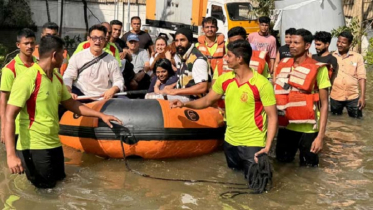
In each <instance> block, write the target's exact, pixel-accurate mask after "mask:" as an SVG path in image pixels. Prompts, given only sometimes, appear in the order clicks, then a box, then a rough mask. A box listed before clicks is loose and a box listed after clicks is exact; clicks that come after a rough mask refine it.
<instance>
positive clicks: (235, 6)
mask: <svg viewBox="0 0 373 210" xmlns="http://www.w3.org/2000/svg"><path fill="white" fill-rule="evenodd" d="M227 10H228V16H229V18H230V19H231V20H232V21H242V20H247V21H250V20H256V19H258V17H257V16H256V15H255V13H254V11H253V6H252V5H251V4H250V3H228V4H227Z"/></svg>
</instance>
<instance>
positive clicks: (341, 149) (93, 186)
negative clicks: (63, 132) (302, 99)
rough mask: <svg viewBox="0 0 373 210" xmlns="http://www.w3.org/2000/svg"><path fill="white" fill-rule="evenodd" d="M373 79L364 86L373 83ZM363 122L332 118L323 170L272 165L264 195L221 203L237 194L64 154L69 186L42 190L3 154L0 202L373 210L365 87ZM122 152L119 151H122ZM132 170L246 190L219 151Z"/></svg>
mask: <svg viewBox="0 0 373 210" xmlns="http://www.w3.org/2000/svg"><path fill="white" fill-rule="evenodd" d="M372 77H373V75H372V72H369V77H368V80H367V81H372ZM367 90H368V91H367V93H368V98H367V101H368V104H367V106H368V107H367V108H366V109H365V110H364V119H363V120H355V119H349V118H348V117H347V116H346V114H344V115H343V116H330V118H329V122H328V128H327V138H326V139H325V145H324V151H323V153H322V154H321V158H320V159H321V162H320V167H319V168H300V167H298V161H299V160H298V159H296V161H294V163H291V164H287V165H283V164H278V163H277V162H275V161H274V162H273V166H274V186H273V188H272V190H271V191H269V192H268V193H264V194H261V195H240V196H237V197H235V198H234V199H224V198H221V197H220V196H219V195H220V194H221V193H223V192H226V191H230V190H232V189H231V188H230V187H232V186H224V185H216V184H204V183H194V184H191V183H182V182H167V181H160V180H153V179H148V178H144V177H140V176H137V175H135V174H132V173H130V172H127V171H126V169H125V166H124V161H123V160H107V159H102V158H99V157H96V156H94V155H90V154H84V153H81V152H78V151H76V150H74V149H71V148H67V147H64V152H65V162H66V173H67V178H66V179H65V180H64V181H63V182H61V183H59V184H58V185H57V187H56V188H55V189H52V190H37V189H35V188H34V187H32V186H31V185H30V184H29V183H28V181H27V180H26V177H25V176H24V175H21V176H19V175H10V174H9V172H8V169H7V166H6V155H5V150H4V146H3V145H2V146H0V150H1V151H0V199H1V202H2V203H3V205H4V207H5V208H6V207H14V208H16V209H124V208H125V209H260V210H261V209H279V210H282V209H284V210H285V209H289V210H298V209H331V210H340V209H362V210H365V209H367V210H368V209H373V199H372V197H371V196H372V195H373V194H372V193H373V192H372V191H373V183H372V182H373V143H372V141H371V137H372V136H373V135H372V134H373V133H372V129H371V128H372V125H373V123H372V122H371V120H370V119H372V110H373V108H372V107H373V104H371V103H372V101H371V100H370V98H371V97H372V96H373V95H372V94H371V90H373V87H372V85H371V84H370V83H369V82H368V87H367ZM118 146H119V143H118ZM129 164H130V166H131V168H133V169H136V170H139V171H141V172H144V173H147V174H151V175H153V176H159V177H166V178H181V179H209V180H217V181H227V182H237V183H244V180H243V175H242V174H241V173H239V172H232V171H231V170H229V169H228V168H227V167H226V163H225V158H224V154H223V152H222V151H217V152H215V153H212V154H209V155H205V156H202V157H197V158H190V159H177V160H142V159H130V160H129Z"/></svg>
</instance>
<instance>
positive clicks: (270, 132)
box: [170, 40, 277, 174]
mask: <svg viewBox="0 0 373 210" xmlns="http://www.w3.org/2000/svg"><path fill="white" fill-rule="evenodd" d="M251 53H252V50H251V46H250V44H249V43H248V42H247V41H246V40H238V41H235V42H232V43H229V44H228V53H227V55H226V61H227V64H228V67H229V68H231V69H234V70H233V71H232V72H228V73H225V74H223V75H221V76H220V77H219V78H218V79H217V80H216V82H215V84H214V85H213V87H212V91H210V92H209V93H208V94H207V95H206V96H205V97H203V98H201V99H198V100H195V101H190V102H187V103H182V102H181V101H179V100H176V101H172V102H170V105H171V108H175V107H188V108H193V109H203V108H206V107H209V106H212V105H213V104H214V103H216V102H217V101H218V100H219V99H220V98H221V97H222V96H223V95H224V94H225V107H226V121H227V130H226V133H225V142H224V152H225V156H226V160H227V163H228V167H230V168H232V169H237V170H242V169H243V170H244V172H245V174H246V173H247V170H248V169H249V167H250V165H251V164H252V163H254V159H255V157H256V156H257V155H259V154H261V153H268V151H269V150H270V148H271V145H272V140H273V138H274V136H275V134H276V130H277V111H276V99H275V95H274V91H273V87H272V85H271V83H270V82H269V81H268V80H267V79H266V78H265V77H263V76H262V75H260V74H258V73H257V72H256V71H254V70H253V69H251V68H250V67H249V65H250V57H251Z"/></svg>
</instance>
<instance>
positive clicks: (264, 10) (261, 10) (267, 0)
mask: <svg viewBox="0 0 373 210" xmlns="http://www.w3.org/2000/svg"><path fill="white" fill-rule="evenodd" d="M255 1H256V2H257V3H258V6H257V7H255V8H254V11H255V13H256V16H258V17H260V16H270V15H271V11H272V10H273V9H274V8H275V0H255Z"/></svg>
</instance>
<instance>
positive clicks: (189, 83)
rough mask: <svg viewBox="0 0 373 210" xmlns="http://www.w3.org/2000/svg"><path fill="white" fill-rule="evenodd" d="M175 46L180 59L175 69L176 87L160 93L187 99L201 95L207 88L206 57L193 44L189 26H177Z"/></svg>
mask: <svg viewBox="0 0 373 210" xmlns="http://www.w3.org/2000/svg"><path fill="white" fill-rule="evenodd" d="M175 46H176V51H177V55H178V56H179V57H180V59H181V65H180V68H179V67H178V70H177V74H178V77H179V81H178V82H177V84H176V89H163V90H162V91H161V93H162V94H167V95H178V96H186V98H188V99H194V98H196V97H197V98H198V97H201V96H202V95H203V94H205V93H207V90H208V80H209V73H208V72H209V65H208V63H207V58H206V57H205V56H204V55H203V54H202V53H201V52H200V51H199V50H198V49H197V48H196V47H195V46H194V44H193V32H192V31H191V30H190V29H189V28H179V29H178V30H177V31H176V33H175ZM178 66H179V65H178Z"/></svg>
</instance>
